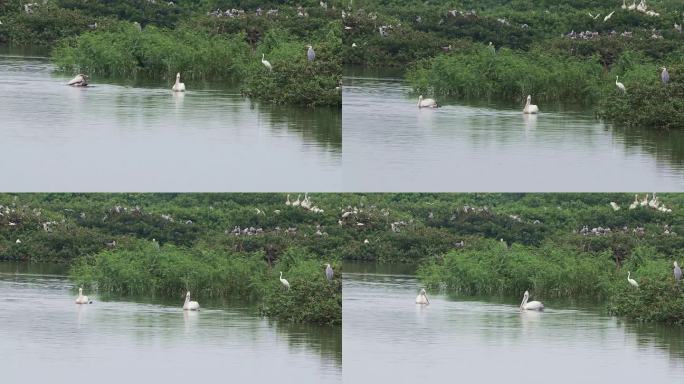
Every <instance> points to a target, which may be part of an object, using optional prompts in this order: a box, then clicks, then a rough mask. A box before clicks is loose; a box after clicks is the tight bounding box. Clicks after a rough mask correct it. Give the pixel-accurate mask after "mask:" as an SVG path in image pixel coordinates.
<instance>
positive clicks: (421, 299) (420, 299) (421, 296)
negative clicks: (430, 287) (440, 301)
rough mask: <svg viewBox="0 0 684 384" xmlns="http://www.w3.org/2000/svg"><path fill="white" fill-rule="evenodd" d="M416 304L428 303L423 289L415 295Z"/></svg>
mask: <svg viewBox="0 0 684 384" xmlns="http://www.w3.org/2000/svg"><path fill="white" fill-rule="evenodd" d="M416 304H430V300H428V297H427V293H426V292H425V289H421V290H420V293H419V294H418V296H416Z"/></svg>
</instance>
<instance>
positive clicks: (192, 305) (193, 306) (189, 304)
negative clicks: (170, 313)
mask: <svg viewBox="0 0 684 384" xmlns="http://www.w3.org/2000/svg"><path fill="white" fill-rule="evenodd" d="M199 309H200V306H199V303H198V302H196V301H190V291H188V292H187V293H186V294H185V303H183V310H184V311H199Z"/></svg>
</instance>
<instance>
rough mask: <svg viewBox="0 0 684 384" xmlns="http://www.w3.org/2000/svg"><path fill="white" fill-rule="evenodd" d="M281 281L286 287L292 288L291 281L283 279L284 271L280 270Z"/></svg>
mask: <svg viewBox="0 0 684 384" xmlns="http://www.w3.org/2000/svg"><path fill="white" fill-rule="evenodd" d="M280 282H281V283H283V285H284V286H285V287H287V290H288V291H289V290H290V282H289V281H287V280H285V279H283V271H280Z"/></svg>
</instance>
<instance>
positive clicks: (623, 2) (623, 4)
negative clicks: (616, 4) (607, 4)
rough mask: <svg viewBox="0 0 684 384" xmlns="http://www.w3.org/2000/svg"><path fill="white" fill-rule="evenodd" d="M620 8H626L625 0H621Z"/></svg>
mask: <svg viewBox="0 0 684 384" xmlns="http://www.w3.org/2000/svg"><path fill="white" fill-rule="evenodd" d="M621 8H622V9H627V4H625V0H622V7H621Z"/></svg>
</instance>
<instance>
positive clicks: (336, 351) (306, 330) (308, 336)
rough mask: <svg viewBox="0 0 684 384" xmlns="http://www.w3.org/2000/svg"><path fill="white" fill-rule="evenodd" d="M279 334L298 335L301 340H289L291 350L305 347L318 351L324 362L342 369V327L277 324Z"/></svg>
mask: <svg viewBox="0 0 684 384" xmlns="http://www.w3.org/2000/svg"><path fill="white" fill-rule="evenodd" d="M275 326H276V329H277V331H278V332H279V333H282V334H284V335H289V334H292V333H296V334H297V335H298V336H300V335H301V337H299V338H288V340H289V345H290V349H291V350H296V349H301V348H302V347H305V349H307V350H313V351H318V352H319V354H320V358H321V360H322V361H324V362H330V365H332V366H333V367H335V368H338V369H339V368H340V367H342V327H341V326H332V327H321V326H317V325H311V324H286V323H283V322H279V323H276V324H275Z"/></svg>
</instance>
